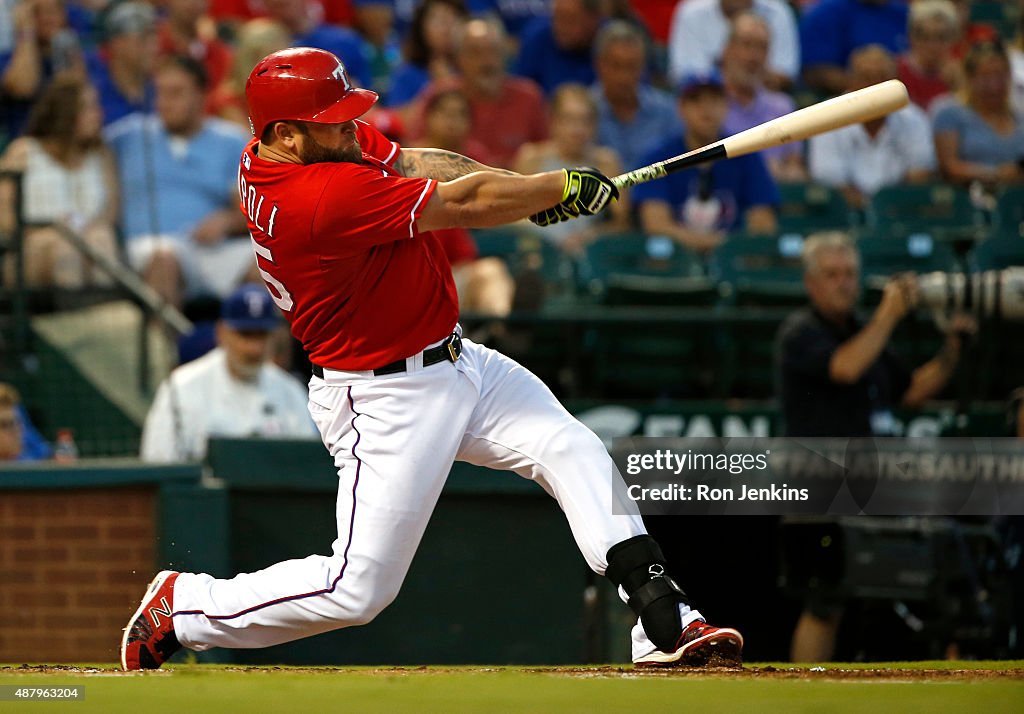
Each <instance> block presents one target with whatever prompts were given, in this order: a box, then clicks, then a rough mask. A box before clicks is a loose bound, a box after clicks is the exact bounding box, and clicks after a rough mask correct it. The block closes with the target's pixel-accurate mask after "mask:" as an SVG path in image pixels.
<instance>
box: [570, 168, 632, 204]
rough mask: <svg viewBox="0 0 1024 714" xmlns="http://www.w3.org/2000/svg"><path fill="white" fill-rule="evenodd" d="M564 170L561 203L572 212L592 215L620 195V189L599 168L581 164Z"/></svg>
mask: <svg viewBox="0 0 1024 714" xmlns="http://www.w3.org/2000/svg"><path fill="white" fill-rule="evenodd" d="M562 170H563V171H564V172H565V191H563V193H562V202H561V204H560V205H561V206H564V207H565V208H567V209H569V211H570V213H575V214H576V215H579V216H592V215H594V214H595V213H600V212H601V211H603V210H604V209H605V208H606V207H607V206H608V204H609V203H611V202H612V201H614V200H615V199H617V198H618V197H619V189H617V188H616V187H615V184H613V183H612V181H611V179H609V178H608V177H607V176H605V175H604V174H602V173H601V172H600V171H598V170H597V169H592V168H589V167H587V166H581V167H578V168H575V169H562Z"/></svg>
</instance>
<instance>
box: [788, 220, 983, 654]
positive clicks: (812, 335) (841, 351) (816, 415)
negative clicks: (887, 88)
mask: <svg viewBox="0 0 1024 714" xmlns="http://www.w3.org/2000/svg"><path fill="white" fill-rule="evenodd" d="M803 263H804V287H805V288H806V289H807V296H808V298H809V299H810V305H809V306H808V307H806V308H803V309H801V310H799V311H797V312H795V313H793V314H792V315H790V316H789V317H788V318H786V320H785V322H783V324H782V326H781V327H780V328H779V332H778V336H777V337H776V345H775V369H776V372H777V376H778V384H779V389H780V393H779V402H780V406H781V409H782V418H783V434H784V435H785V436H790V437H792V436H796V437H836V438H853V437H871V436H892V435H893V426H894V418H893V415H892V409H893V408H895V407H897V406H900V405H902V406H904V407H910V408H916V407H919V406H920V405H921V404H922V403H924V402H925V401H926V400H928V399H931V398H932V397H934V396H935V395H936V394H938V393H939V392H940V391H941V390H942V388H943V387H944V386H945V385H946V383H947V382H948V381H949V379H950V377H951V376H952V375H953V372H954V370H955V369H956V365H957V362H958V360H959V356H960V346H961V345H960V339H961V338H960V335H961V334H963V333H970V332H972V331H973V330H974V329H975V328H976V325H975V323H974V322H973V320H971V319H970V318H968V317H965V316H958V317H955V318H953V319H952V320H950V321H949V328H950V330H949V332H948V334H947V337H946V340H945V343H944V345H943V347H942V350H941V351H940V352H939V354H938V355H936V356H935V357H934V358H932V359H931V360H930V361H929V362H926V363H925V364H924V365H922V366H921V367H918V368H917V369H915V370H910V369H909V368H908V367H907V366H906V365H904V364H903V362H902V361H901V360H900V359H899V357H898V356H897V355H896V353H895V352H894V351H893V350H892V348H891V347H889V340H890V339H891V337H892V333H893V331H894V330H895V329H896V326H897V325H898V324H899V323H900V321H901V320H902V319H903V318H904V317H905V316H906V315H907V314H908V313H909V312H910V311H912V310H913V309H914V308H915V306H916V305H917V299H918V298H917V283H916V281H915V279H914V277H913V276H911V275H901V276H897V277H895V278H893V279H892V280H891V281H890V282H889V283H888V284H887V285H886V287H885V292H884V293H883V296H882V302H881V304H880V305H879V306H878V308H877V309H876V310H875V312H874V314H873V315H872V316H871V318H870V319H868V320H862V319H861V318H860V317H859V316H858V315H857V313H856V306H857V302H858V298H859V295H860V260H859V257H858V255H857V249H856V248H855V247H854V244H853V242H852V241H851V240H850V238H849V237H848V236H847V235H846V234H844V233H836V232H831V233H820V234H817V235H813V236H811V237H809V238H808V239H807V241H806V242H805V243H804V248H803ZM842 613H843V604H842V603H841V602H838V601H824V600H822V599H821V598H815V599H814V600H813V601H810V602H808V603H807V607H806V608H805V610H804V612H803V614H802V615H801V617H800V620H799V622H798V623H797V626H796V630H795V631H794V633H793V641H792V652H791V655H792V659H793V661H794V662H825V661H828V660H829V659H831V658H832V656H833V653H834V651H835V642H836V634H837V632H838V629H839V623H840V619H841V617H842Z"/></svg>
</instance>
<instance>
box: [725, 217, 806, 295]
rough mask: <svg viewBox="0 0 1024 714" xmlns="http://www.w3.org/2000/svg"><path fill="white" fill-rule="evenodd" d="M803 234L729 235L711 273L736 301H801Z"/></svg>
mask: <svg viewBox="0 0 1024 714" xmlns="http://www.w3.org/2000/svg"><path fill="white" fill-rule="evenodd" d="M802 248H803V236H802V235H799V234H796V233H786V234H782V235H778V236H749V235H746V234H743V233H736V234H733V235H730V236H729V238H728V239H727V240H726V241H725V242H724V243H723V244H722V245H721V246H719V248H718V250H716V251H715V253H714V256H713V257H712V260H711V266H712V268H711V273H712V276H713V277H715V278H716V279H717V280H719V281H720V282H722V283H724V284H725V287H724V291H725V294H726V295H727V297H728V301H729V302H730V303H731V304H734V305H741V306H752V307H753V306H756V307H771V306H789V305H802V304H803V303H804V302H806V297H805V294H804V289H803V278H802V268H801V264H800V251H801V250H802Z"/></svg>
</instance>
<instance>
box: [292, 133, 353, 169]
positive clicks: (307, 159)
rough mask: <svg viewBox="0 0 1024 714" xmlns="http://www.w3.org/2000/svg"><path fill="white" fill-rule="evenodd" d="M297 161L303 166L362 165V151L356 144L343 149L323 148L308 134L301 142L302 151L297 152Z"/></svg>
mask: <svg viewBox="0 0 1024 714" xmlns="http://www.w3.org/2000/svg"><path fill="white" fill-rule="evenodd" d="M299 159H301V160H302V163H304V164H336V163H341V162H348V163H350V164H361V163H363V150H362V148H361V147H360V146H359V143H358V142H354V143H353V144H352V145H351V146H347V147H345V148H344V149H334V148H331V147H329V146H324V145H323V144H321V143H320V142H318V141H317V140H316V139H314V138H313V137H312V136H310V135H309V134H306V136H305V140H304V141H303V142H302V149H301V151H299Z"/></svg>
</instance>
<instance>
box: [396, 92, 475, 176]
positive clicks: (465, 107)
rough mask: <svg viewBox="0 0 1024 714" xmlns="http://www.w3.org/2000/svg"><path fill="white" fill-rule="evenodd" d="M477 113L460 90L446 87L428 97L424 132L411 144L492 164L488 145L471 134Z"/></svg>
mask: <svg viewBox="0 0 1024 714" xmlns="http://www.w3.org/2000/svg"><path fill="white" fill-rule="evenodd" d="M472 122H473V112H472V109H471V108H470V106H469V100H467V99H466V95H465V94H463V93H462V91H461V90H459V89H446V90H443V91H440V92H436V93H434V94H432V95H431V96H430V97H428V98H427V100H426V102H425V103H424V105H423V132H422V135H421V136H420V137H419V138H418V139H415V140H413V141H412V142H411V143H410V144H409V145H410V146H423V147H433V148H435V149H444V150H446V151H454V152H455V153H457V154H462V155H463V156H468V157H469V158H471V159H475V160H476V161H479V162H480V163H482V164H486V165H488V166H490V165H492V164H493V163H494V160H493V158H492V157H491V155H490V153H489V152H488V151H487V147H486V146H484V145H483V144H481V143H480V142H479V141H477V140H476V139H474V138H473V137H472V136H470V131H471V129H472Z"/></svg>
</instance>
